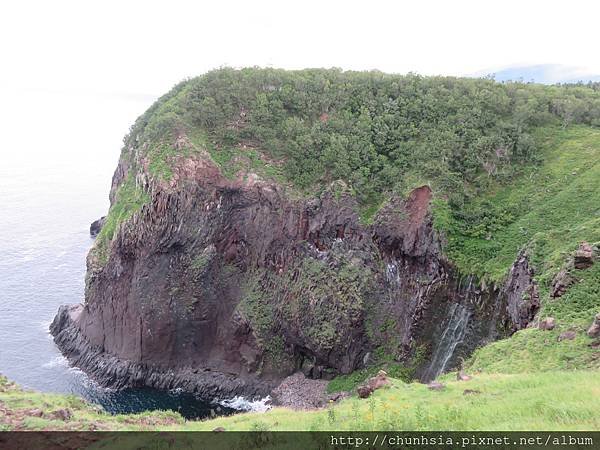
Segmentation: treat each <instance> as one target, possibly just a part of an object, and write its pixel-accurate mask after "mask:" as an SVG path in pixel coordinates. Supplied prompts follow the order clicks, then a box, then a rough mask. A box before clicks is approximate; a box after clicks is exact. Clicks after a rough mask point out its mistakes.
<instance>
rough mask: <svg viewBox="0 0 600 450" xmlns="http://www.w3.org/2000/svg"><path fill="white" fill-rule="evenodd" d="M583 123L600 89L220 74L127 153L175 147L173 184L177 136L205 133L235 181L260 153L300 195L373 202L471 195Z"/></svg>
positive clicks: (313, 74)
mask: <svg viewBox="0 0 600 450" xmlns="http://www.w3.org/2000/svg"><path fill="white" fill-rule="evenodd" d="M572 123H584V124H589V125H600V92H598V91H596V90H593V89H591V88H588V87H583V86H564V87H556V86H553V87H547V86H539V85H531V84H523V83H507V84H500V83H496V82H494V81H492V80H487V79H460V78H452V77H430V78H426V77H421V76H417V75H406V76H400V75H389V74H384V73H381V72H343V71H341V70H336V69H331V70H324V69H310V70H301V71H284V70H276V69H256V68H248V69H242V70H234V69H219V70H215V71H212V72H209V73H207V74H205V75H202V76H200V77H197V78H194V79H191V80H188V81H184V82H182V83H180V84H178V85H177V86H176V87H175V88H173V90H172V91H171V92H170V93H168V94H167V95H165V96H163V97H162V98H161V99H159V100H158V101H157V102H156V103H155V104H154V105H153V106H152V108H150V109H149V110H148V111H147V112H146V113H145V114H144V115H143V116H142V117H140V118H139V119H138V121H137V122H136V123H135V125H134V126H133V128H132V130H131V133H130V134H129V136H128V137H127V138H126V141H125V144H126V147H125V148H126V149H128V148H135V147H138V146H140V145H141V144H142V143H149V144H148V148H155V147H156V143H159V142H160V143H163V145H164V146H163V147H161V148H163V150H161V151H160V152H156V151H153V152H151V154H150V159H151V165H153V166H156V167H163V169H161V170H160V171H157V172H156V173H157V174H160V175H162V176H167V177H168V176H169V173H170V172H169V170H167V169H166V168H164V167H165V166H168V164H169V161H170V159H169V158H170V157H171V156H172V154H173V153H175V152H176V151H175V149H174V147H173V146H172V142H173V140H174V137H176V136H181V135H184V134H185V135H188V136H195V135H198V133H200V134H201V135H202V136H203V137H204V139H202V141H203V144H204V146H205V147H207V148H206V149H207V150H209V151H210V153H211V155H212V156H213V159H215V161H216V162H217V163H219V164H220V165H221V167H223V168H224V170H226V171H228V172H229V173H230V175H231V172H232V171H233V170H234V168H235V167H233V168H232V165H231V162H232V161H235V160H237V158H238V157H240V158H242V159H243V158H244V157H248V158H249V159H250V160H253V161H259V160H260V161H263V162H264V161H267V163H266V164H267V165H268V166H269V167H271V168H272V169H273V170H274V171H276V172H279V170H278V169H279V168H281V175H282V176H283V177H285V178H286V179H287V180H288V181H289V182H290V183H291V184H293V185H294V186H295V187H297V188H299V189H308V190H312V189H319V186H322V185H323V184H324V183H328V182H330V181H332V180H337V179H341V180H344V181H345V182H347V183H348V184H349V185H350V186H351V187H352V189H353V190H354V192H355V193H356V195H357V196H358V197H359V198H360V199H361V200H362V201H363V202H367V203H370V202H372V201H374V200H375V199H377V198H379V197H380V196H381V195H382V194H384V193H385V192H405V191H406V190H407V189H410V188H412V187H414V186H415V185H416V184H419V183H420V184H422V183H424V182H427V183H429V184H431V185H432V186H433V187H434V188H435V189H436V190H437V191H439V192H445V193H448V194H452V195H453V197H456V198H458V199H460V198H461V196H462V195H465V194H469V193H470V192H471V191H472V189H473V187H474V186H476V185H477V180H478V177H479V175H480V174H481V173H482V172H485V173H487V174H488V176H489V177H492V178H494V179H507V178H510V177H511V176H512V175H513V174H514V173H515V172H517V171H518V170H517V169H519V168H520V167H521V166H523V165H529V164H534V163H536V162H537V161H538V160H539V157H540V153H539V146H538V142H536V139H535V138H534V135H533V134H532V132H533V131H534V130H535V129H536V128H537V127H539V126H542V125H549V124H556V125H560V126H562V127H567V126H569V125H570V124H572ZM168 148H170V149H171V151H167V150H164V149H168ZM171 162H172V160H171ZM234 166H235V165H234ZM276 169H277V170H276Z"/></svg>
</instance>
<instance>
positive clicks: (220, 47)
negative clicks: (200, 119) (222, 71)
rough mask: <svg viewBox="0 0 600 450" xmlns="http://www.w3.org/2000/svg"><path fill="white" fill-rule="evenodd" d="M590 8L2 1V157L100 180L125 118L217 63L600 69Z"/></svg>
mask: <svg viewBox="0 0 600 450" xmlns="http://www.w3.org/2000/svg"><path fill="white" fill-rule="evenodd" d="M599 13H600V2H595V1H589V2H584V1H579V0H570V1H569V2H568V3H567V2H565V1H560V2H554V1H552V0H548V1H532V0H529V1H527V0H519V1H514V0H504V1H502V2H497V1H496V2H489V1H483V0H480V1H466V0H452V1H449V0H447V1H432V0H415V1H410V2H409V1H402V0H396V1H378V0H369V1H355V0H344V1H338V0H319V1H314V0H303V1H286V0H279V1H266V0H252V1H250V0H245V1H228V0H218V1H217V0H213V1H210V2H205V1H198V0H196V1H184V0H168V1H162V2H157V1H152V0H147V1H135V0H119V1H113V0H103V1H95V2H92V1H81V0H79V1H65V0H52V1H47V0H45V1H31V0H18V1H17V0H13V1H9V0H7V1H1V2H0V127H1V128H0V129H1V130H2V139H1V140H0V165H1V166H4V167H5V168H8V169H6V170H8V171H9V172H10V171H11V170H12V169H13V168H14V172H15V173H23V174H25V175H24V176H29V177H31V178H32V179H34V178H35V177H36V175H35V174H36V173H40V172H43V171H45V170H49V168H50V166H52V167H54V168H56V170H62V171H64V174H65V175H64V177H65V179H68V178H72V177H79V178H81V180H82V181H81V183H85V182H88V180H92V175H93V179H95V180H101V181H97V183H98V186H99V188H98V189H101V190H102V191H105V192H108V187H109V186H110V179H111V175H112V171H113V170H114V167H115V166H116V163H117V160H118V157H119V151H120V148H121V146H122V139H123V136H124V135H125V134H126V133H127V131H128V130H129V127H130V126H131V125H132V124H133V122H134V121H135V119H136V118H137V117H138V116H139V115H141V114H142V113H143V112H144V111H145V110H146V109H147V108H148V107H149V106H150V105H151V104H152V102H153V101H154V100H156V99H157V98H158V97H159V96H160V95H162V94H164V93H166V92H167V91H168V90H169V89H170V88H171V87H172V86H174V85H175V84H176V83H178V82H179V81H181V80H183V79H185V78H189V77H193V76H196V75H200V74H202V73H204V72H206V71H208V70H211V69H214V68H218V67H220V66H231V67H243V66H271V67H280V68H289V69H297V68H305V67H338V68H342V69H348V70H350V69H351V70H371V69H378V70H381V71H385V72H393V73H407V72H416V73H419V74H423V75H458V76H460V75H486V74H489V73H494V72H496V71H498V70H505V69H506V68H509V69H506V70H508V72H506V71H505V72H502V73H509V74H513V73H515V72H514V71H511V69H510V68H511V67H525V66H531V65H546V66H543V67H547V68H548V67H549V68H551V69H552V70H551V73H550V75H549V79H554V78H553V77H556V76H557V74H559V73H563V72H565V70H566V72H568V73H569V74H570V75H573V74H576V75H577V76H579V75H580V74H581V75H586V74H596V75H597V74H600V58H598V57H597V48H596V47H597V43H598V32H597V23H596V22H597V18H598V17H600V14H599ZM565 68H566V69H565ZM563 69H564V70H563ZM566 72H565V73H566ZM511 76H512V75H511ZM526 78H528V77H526ZM526 81H529V80H528V79H527V80H526ZM53 170H54V169H53ZM36 171H37V172H36ZM27 174H29V175H27ZM82 174H83V178H82V177H81V175H82ZM88 174H89V176H88ZM90 182H91V181H90ZM1 197H2V192H1V191H0V203H1V202H2V198H1ZM0 206H1V205H0Z"/></svg>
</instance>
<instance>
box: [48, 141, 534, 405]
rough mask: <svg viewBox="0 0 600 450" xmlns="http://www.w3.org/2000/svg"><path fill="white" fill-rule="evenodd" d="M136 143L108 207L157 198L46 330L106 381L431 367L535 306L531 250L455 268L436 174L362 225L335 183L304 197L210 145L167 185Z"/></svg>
mask: <svg viewBox="0 0 600 450" xmlns="http://www.w3.org/2000/svg"><path fill="white" fill-rule="evenodd" d="M175 145H176V146H185V145H186V141H185V137H181V136H180V137H179V138H178V139H177V141H176V144H175ZM183 154H184V152H182V155H183ZM140 155H142V153H141V152H138V151H136V150H135V149H129V151H128V152H125V154H124V156H123V157H122V159H121V161H120V163H119V166H118V168H117V170H116V172H115V176H114V178H113V187H112V189H111V203H112V204H113V206H114V204H115V202H116V201H117V198H116V197H117V196H118V195H119V194H118V191H119V187H120V186H122V185H123V184H124V183H126V180H130V182H132V183H135V186H136V188H137V189H139V190H142V191H143V192H145V193H146V194H147V196H148V199H149V200H148V201H146V202H145V203H144V204H143V206H141V208H140V209H139V210H137V211H136V212H134V213H133V214H132V215H131V217H129V218H127V220H124V221H122V223H120V225H119V226H117V228H116V230H115V232H114V236H112V239H109V240H105V241H104V242H103V243H102V242H100V241H98V242H97V244H96V246H95V247H94V248H93V249H92V251H91V252H90V254H89V256H88V274H87V278H86V298H85V302H84V303H83V304H82V305H76V306H71V307H67V306H65V307H62V308H61V309H60V311H59V313H58V315H57V317H56V319H55V320H54V323H53V324H52V326H51V331H52V334H53V335H54V337H55V341H56V343H57V344H58V346H59V347H60V348H61V350H62V351H63V352H64V354H65V355H66V356H67V357H68V358H69V360H70V361H71V362H72V363H73V364H74V365H76V366H79V367H81V368H82V369H83V370H85V371H86V372H88V373H89V374H90V375H92V376H93V377H94V378H95V379H96V380H98V381H99V382H100V383H102V384H104V385H107V386H112V387H117V388H119V387H124V386H140V385H148V386H153V387H157V388H175V387H180V388H183V389H185V390H188V391H192V392H198V393H199V394H201V395H203V396H205V397H207V398H211V397H224V396H229V395H232V394H243V395H263V394H266V393H268V392H269V391H270V390H271V389H272V388H273V387H274V386H275V385H276V384H277V382H278V381H280V380H281V379H282V378H283V377H285V376H287V375H289V374H291V373H293V372H295V371H298V370H302V371H303V372H304V373H305V374H306V375H308V376H310V377H313V378H329V377H332V376H334V375H336V374H339V373H349V372H351V371H353V370H355V369H358V368H361V367H363V366H365V365H368V364H370V363H373V362H377V361H382V360H395V361H399V362H404V363H405V364H406V365H407V366H414V368H415V370H416V374H417V375H418V376H421V377H422V378H423V379H431V378H433V377H435V376H436V375H438V374H439V373H440V372H441V371H443V370H447V369H449V368H451V367H453V365H454V364H455V363H456V359H457V358H458V357H459V356H462V355H466V354H468V353H469V352H470V351H472V350H473V349H474V348H475V347H476V346H478V345H480V344H481V343H483V342H486V341H488V340H491V339H495V338H497V337H499V336H502V335H506V334H509V333H511V332H512V331H514V330H516V329H520V328H523V327H525V326H526V325H527V323H528V322H529V321H530V320H531V319H532V318H533V315H534V314H535V311H536V303H535V302H536V299H535V295H536V290H535V285H533V283H532V273H531V271H530V270H529V269H528V266H527V258H526V256H525V255H520V256H519V258H518V259H517V262H516V263H515V266H514V267H513V270H512V271H511V273H510V277H509V280H508V282H507V283H506V285H505V286H502V287H481V286H479V284H478V283H476V282H475V280H473V279H472V278H470V277H465V276H460V275H459V274H457V273H455V271H454V270H453V268H452V266H451V264H449V263H448V262H447V261H446V260H445V258H444V255H443V253H442V245H441V242H440V238H439V236H437V234H436V232H435V231H434V229H433V225H432V218H431V212H430V201H431V199H432V192H431V190H430V189H429V188H428V187H427V186H423V187H420V188H418V189H416V190H414V191H413V192H412V193H411V194H410V195H409V197H408V198H407V199H400V198H395V199H392V200H391V201H390V202H389V203H388V204H387V205H386V206H385V207H383V208H382V209H381V210H380V211H379V212H378V213H377V215H376V217H375V220H374V223H373V224H370V225H365V224H363V223H361V221H360V220H359V216H358V213H357V211H358V205H357V203H356V200H355V199H354V197H352V196H351V195H350V194H349V193H347V192H345V190H344V188H343V186H341V185H339V184H338V185H332V186H330V187H329V189H327V190H326V191H325V192H324V193H323V194H322V195H320V196H319V197H317V198H309V199H306V198H294V197H293V196H291V195H289V194H288V192H286V190H285V189H284V188H282V187H280V186H278V185H277V184H274V183H270V182H266V181H263V180H260V179H258V177H256V176H255V175H254V174H248V173H246V174H243V175H240V176H239V177H238V178H236V179H233V180H232V179H227V178H225V177H224V176H223V175H222V173H221V171H220V170H219V168H218V166H216V165H215V164H214V163H213V162H212V160H211V159H210V157H209V156H208V154H206V153H201V154H195V155H194V156H179V157H177V160H176V161H175V163H174V166H173V167H174V171H173V174H172V176H171V177H170V179H169V180H168V181H165V180H162V179H160V178H158V177H153V176H151V175H150V171H149V170H148V163H147V161H146V160H145V158H144V157H143V156H140ZM109 220H110V215H109V217H108V218H107V219H106V221H107V223H108V221H109ZM105 226H106V225H105ZM101 245H104V246H105V247H104V248H100V247H101Z"/></svg>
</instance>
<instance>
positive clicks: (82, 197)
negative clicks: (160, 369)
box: [0, 91, 230, 418]
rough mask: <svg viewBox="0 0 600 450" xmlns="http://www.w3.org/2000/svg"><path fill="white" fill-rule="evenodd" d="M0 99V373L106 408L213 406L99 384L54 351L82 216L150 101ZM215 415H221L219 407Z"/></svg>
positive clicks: (79, 273) (100, 200)
mask: <svg viewBox="0 0 600 450" xmlns="http://www.w3.org/2000/svg"><path fill="white" fill-rule="evenodd" d="M2 99H3V100H4V101H3V102H0V103H1V104H0V108H1V113H0V123H1V124H2V125H1V126H2V131H3V133H2V136H3V137H2V139H1V140H0V373H2V374H3V375H5V376H7V377H9V378H10V379H12V380H13V381H16V382H17V383H19V384H20V385H22V386H24V387H27V388H31V389H35V390H39V391H46V392H61V393H74V394H77V395H80V396H82V397H84V398H86V399H88V400H91V401H93V402H96V403H99V404H101V405H102V406H103V407H104V408H105V409H106V410H108V411H110V412H136V411H143V410H147V409H173V410H176V411H179V412H181V413H182V414H183V415H184V416H187V417H188V418H193V417H204V416H206V415H207V414H209V413H210V409H211V408H213V409H216V406H215V405H214V404H207V403H205V402H202V401H199V400H198V399H196V398H194V396H192V395H188V394H182V393H177V392H160V391H156V390H150V389H136V390H126V391H121V392H112V391H108V390H106V389H102V388H100V387H99V386H97V385H96V384H95V383H94V382H93V381H91V380H90V379H89V378H88V377H87V376H86V375H85V374H84V373H83V372H81V371H80V370H78V369H77V368H73V367H69V364H68V363H67V361H66V360H65V358H64V357H62V356H61V354H60V352H59V351H58V350H57V349H56V347H55V345H54V343H53V341H52V338H51V336H50V335H49V333H48V326H49V324H50V322H51V321H52V319H53V317H54V314H55V313H56V311H57V309H58V307H59V305H62V304H67V303H78V302H81V301H82V300H83V290H84V275H85V256H86V254H87V252H88V250H89V248H90V246H91V244H92V242H93V241H92V239H91V238H90V236H89V231H88V230H89V225H90V222H92V221H93V220H95V219H97V218H98V217H100V216H102V215H104V214H106V211H107V210H108V206H109V203H108V192H109V188H110V182H111V177H112V173H113V171H114V169H115V167H116V164H117V160H118V156H119V152H120V148H121V142H122V138H123V136H124V135H125V133H126V132H127V130H128V128H129V126H130V125H131V124H132V123H133V121H134V120H135V118H136V117H137V116H139V115H140V114H141V113H143V112H144V110H145V109H146V108H147V107H148V106H149V105H150V104H151V102H152V101H153V99H152V98H151V97H147V98H146V97H141V98H131V97H126V96H119V95H107V94H89V93H86V94H81V95H78V94H76V93H75V94H74V93H61V92H47V91H46V92H37V91H23V92H17V93H2ZM221 408H222V410H223V411H230V410H228V409H227V408H223V407H221Z"/></svg>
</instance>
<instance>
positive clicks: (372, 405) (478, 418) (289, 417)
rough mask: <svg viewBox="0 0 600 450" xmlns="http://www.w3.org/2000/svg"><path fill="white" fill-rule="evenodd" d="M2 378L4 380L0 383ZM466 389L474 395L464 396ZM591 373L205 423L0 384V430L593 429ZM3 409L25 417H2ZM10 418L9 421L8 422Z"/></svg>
mask: <svg viewBox="0 0 600 450" xmlns="http://www.w3.org/2000/svg"><path fill="white" fill-rule="evenodd" d="M0 383H2V381H0ZM466 389H469V390H471V391H475V392H474V393H467V394H465V393H464V391H465V390H466ZM598 395H600V377H598V374H597V372H594V371H578V372H574V371H571V372H546V373H543V374H517V375H505V374H504V375H500V374H493V375H490V374H487V375H484V374H481V375H477V376H475V378H474V379H473V380H471V381H468V382H458V381H448V382H447V387H446V389H444V390H443V391H430V390H429V389H427V387H426V386H425V385H422V384H419V383H410V384H406V383H403V382H401V381H399V380H393V384H392V386H390V387H386V388H383V389H380V390H378V391H376V392H375V393H374V395H373V396H372V397H371V398H370V399H368V400H360V399H358V398H356V397H353V398H350V399H347V400H344V401H342V402H341V403H340V404H333V405H331V406H329V407H328V408H327V409H323V410H316V411H297V412H293V411H290V410H287V409H284V408H275V409H273V410H271V411H269V412H267V413H246V414H239V415H235V416H232V417H224V418H217V419H213V420H207V421H187V422H186V421H184V420H183V419H182V418H181V417H179V416H178V415H177V414H176V413H172V412H152V413H144V414H136V415H128V416H122V415H121V416H109V415H107V414H105V413H102V412H99V411H98V410H97V409H96V408H94V407H92V406H90V405H87V404H85V403H84V402H82V401H81V400H79V399H76V398H74V397H66V396H60V395H51V394H40V393H31V392H24V391H21V390H19V389H18V388H15V387H11V388H9V389H8V390H7V389H6V384H4V386H3V388H0V402H2V403H0V429H4V430H7V429H15V428H16V429H70V430H87V429H112V430H144V429H145V430H148V429H152V430H213V429H214V428H216V427H224V428H225V429H226V430H254V431H260V430H262V431H266V430H270V431H276V430H566V429H573V430H574V429H578V430H590V429H600V414H598V412H599V409H598V405H597V402H596V398H597V396H598ZM5 407H8V408H10V409H11V412H12V419H14V418H15V416H18V417H21V419H22V420H20V421H19V422H18V425H15V422H14V420H13V421H11V420H9V418H8V417H7V416H5V415H3V413H2V411H3V409H2V408H5ZM33 408H40V409H43V410H44V411H48V412H49V411H52V410H56V409H60V408H69V410H70V411H71V412H72V413H73V419H72V420H70V421H67V422H64V421H60V420H47V419H42V418H37V417H30V416H28V415H27V411H30V410H31V409H33ZM9 424H10V425H9Z"/></svg>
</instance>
